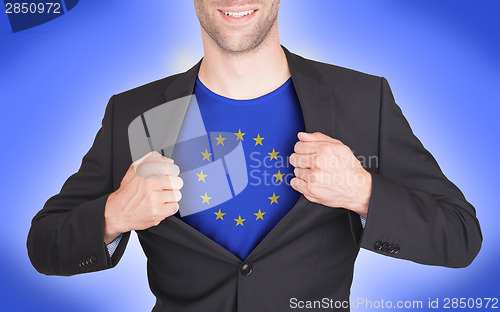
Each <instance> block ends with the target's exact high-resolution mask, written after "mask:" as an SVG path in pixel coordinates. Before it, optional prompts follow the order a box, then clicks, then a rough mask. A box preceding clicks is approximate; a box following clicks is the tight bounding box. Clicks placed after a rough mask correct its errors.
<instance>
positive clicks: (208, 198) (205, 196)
mask: <svg viewBox="0 0 500 312" xmlns="http://www.w3.org/2000/svg"><path fill="white" fill-rule="evenodd" d="M200 197H201V198H203V202H202V204H203V203H207V204H209V205H210V202H209V200H210V199H212V197H210V196H208V195H207V192H205V195H200Z"/></svg>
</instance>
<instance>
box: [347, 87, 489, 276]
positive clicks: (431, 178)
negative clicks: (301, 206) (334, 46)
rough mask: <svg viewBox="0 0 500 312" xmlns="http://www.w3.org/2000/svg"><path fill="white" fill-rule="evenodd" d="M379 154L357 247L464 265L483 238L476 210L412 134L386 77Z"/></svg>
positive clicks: (454, 265) (472, 258)
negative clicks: (364, 223)
mask: <svg viewBox="0 0 500 312" xmlns="http://www.w3.org/2000/svg"><path fill="white" fill-rule="evenodd" d="M378 156H379V157H378V170H376V171H373V172H371V174H372V194H371V198H370V203H369V210H368V215H367V218H366V225H365V228H364V230H362V233H361V234H360V236H359V237H360V240H359V244H360V247H362V248H365V249H368V250H372V251H375V252H378V253H381V254H385V255H388V256H393V257H397V258H401V259H407V260H411V261H414V262H417V263H422V264H429V265H439V266H446V267H466V266H468V265H469V264H470V263H471V262H472V261H473V260H474V258H475V257H476V255H477V254H478V252H479V250H480V248H481V243H482V234H481V229H480V226H479V222H478V220H477V219H476V214H475V209H474V207H473V206H472V205H471V204H470V203H468V202H467V200H466V199H465V197H464V195H463V194H462V192H461V191H460V190H459V189H458V188H457V186H455V185H454V184H453V183H452V182H451V181H449V180H448V179H447V178H446V176H445V175H444V174H443V173H442V171H441V169H440V167H439V165H438V164H437V162H436V160H435V159H434V157H433V156H432V155H431V154H430V153H429V152H428V151H427V150H426V149H425V148H424V147H423V145H422V144H421V142H420V141H419V140H418V139H417V137H416V136H415V135H414V134H413V132H412V130H411V128H410V126H409V124H408V122H407V120H406V119H405V117H404V116H403V114H402V112H401V109H400V108H399V106H397V105H396V103H395V102H394V98H393V95H392V92H391V90H390V87H389V84H388V83H387V81H386V80H385V78H381V103H380V125H379V155H378ZM358 219H359V218H358ZM352 220H354V218H351V222H352ZM356 227H357V228H358V229H359V225H356Z"/></svg>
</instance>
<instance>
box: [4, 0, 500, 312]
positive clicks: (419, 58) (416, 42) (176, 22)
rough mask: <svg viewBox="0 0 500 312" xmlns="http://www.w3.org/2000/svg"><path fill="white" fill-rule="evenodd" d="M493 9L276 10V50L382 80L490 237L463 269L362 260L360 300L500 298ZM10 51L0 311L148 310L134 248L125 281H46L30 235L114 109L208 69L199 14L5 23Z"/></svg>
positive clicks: (123, 5) (128, 8) (120, 7)
mask: <svg viewBox="0 0 500 312" xmlns="http://www.w3.org/2000/svg"><path fill="white" fill-rule="evenodd" d="M499 9H500V5H499V4H498V1H484V0H479V1H478V0H475V1H428V0H425V1H424V0H419V1H416V0H414V1H400V0H385V1H373V0H358V1H347V0H345V1H330V0H323V1H320V0H315V1H311V0H309V1H299V0H296V1H293V0H285V1H282V4H281V12H280V17H279V20H280V34H281V41H282V43H283V44H284V45H285V46H286V47H288V48H289V49H290V50H291V51H294V52H296V53H298V54H301V55H303V56H305V57H308V58H313V59H317V60H320V61H323V62H328V63H333V64H337V65H340V66H344V67H349V68H353V69H356V70H359V71H363V72H367V73H371V74H374V75H379V76H384V77H386V78H387V79H388V81H389V83H390V84H391V87H392V90H393V92H394V96H395V98H396V101H397V103H398V104H399V105H400V107H401V108H402V110H403V113H404V114H405V116H406V117H407V119H408V120H409V122H410V125H411V126H412V129H413V130H414V132H415V134H416V135H417V136H418V137H419V138H420V140H421V141H422V142H423V144H424V146H425V147H426V148H427V149H428V150H430V151H431V152H432V153H433V155H434V156H435V158H436V159H437V161H438V162H439V164H440V165H441V168H442V170H443V172H444V173H445V174H446V176H447V177H448V178H450V179H451V180H452V181H453V182H454V183H455V184H457V185H458V186H459V187H460V188H461V190H462V191H463V192H464V194H465V196H466V198H467V199H468V200H469V201H470V202H471V203H472V204H473V205H474V206H475V207H476V209H477V215H478V218H479V220H480V222H481V226H482V230H483V235H484V242H483V248H482V250H481V252H480V254H479V256H478V257H477V258H476V260H475V261H474V263H473V264H472V265H471V266H469V267H468V268H466V269H449V268H442V267H433V266H423V265H419V264H415V263H412V262H409V261H402V260H397V259H392V258H389V257H384V256H381V255H377V254H375V253H372V252H368V251H365V250H362V251H361V253H360V255H359V258H358V261H357V263H356V269H355V275H354V283H353V286H352V299H353V300H356V298H358V297H359V298H367V299H368V300H373V301H375V300H392V301H393V302H396V301H397V300H422V301H424V306H425V305H426V304H427V300H428V298H433V299H434V298H441V299H442V298H444V297H466V298H469V297H472V298H476V297H495V296H496V297H499V292H498V279H499V277H500V273H499V270H498V269H497V267H496V266H495V265H496V263H497V262H498V259H499V256H500V248H499V247H498V246H499V234H498V220H499V206H500V205H499V202H500V200H499V196H498V194H499V178H498V177H499V176H500V172H499V170H498V162H499V160H498V159H499V157H500V155H499V154H500V146H499V134H500V127H499V122H498V117H499V115H500V109H499V104H500V94H499V90H500V79H499V57H498V56H499V55H500V45H499V39H498V32H499V30H500V27H499V26H500V23H499V22H498V19H496V17H497V16H498V12H499ZM495 19H496V20H495ZM0 47H1V49H0V51H1V52H0V53H1V54H0V65H1V66H0V68H1V70H0V88H1V89H0V104H1V110H2V121H1V123H0V127H1V133H2V135H1V146H2V153H1V156H0V157H1V164H2V165H3V170H2V178H1V180H0V181H1V184H2V187H1V192H2V196H1V209H2V218H1V219H0V238H1V239H0V250H1V251H2V254H1V256H0V276H1V284H0V285H1V286H0V287H1V289H0V310H1V311H51V312H56V311H65V312H66V311H74V312H77V311H149V310H150V309H151V308H152V306H153V305H154V297H153V296H152V294H151V293H150V291H149V288H148V284H147V279H146V259H145V257H144V254H143V252H142V250H141V249H140V246H139V244H138V242H137V237H136V236H135V234H134V235H133V236H132V238H131V241H130V243H129V245H128V248H127V251H126V253H125V255H124V257H123V259H122V260H121V262H120V263H119V264H118V266H117V267H116V268H114V269H112V270H106V271H101V272H97V273H90V274H85V275H80V276H73V277H54V276H44V275H41V274H38V273H37V272H36V271H35V270H34V269H33V267H32V266H31V264H30V262H29V259H28V256H27V252H26V247H25V244H26V235H27V233H28V230H29V226H30V222H31V218H32V217H33V216H34V215H35V213H36V212H37V211H38V210H39V209H41V208H42V206H43V204H44V203H45V201H46V200H47V199H48V198H49V197H50V196H52V195H53V194H55V193H57V192H59V190H60V188H61V186H62V184H63V183H64V181H65V180H66V178H67V177H69V175H71V174H72V173H74V172H75V171H76V170H77V169H78V168H79V166H80V163H81V159H82V156H83V155H84V154H85V153H86V152H87V150H88V149H89V148H90V146H91V144H92V142H93V139H94V137H95V134H96V132H97V130H98V129H99V127H100V122H101V119H102V117H103V113H104V108H105V106H106V104H107V101H108V99H109V97H110V96H111V95H112V94H115V93H119V92H122V91H125V90H128V89H130V88H133V87H136V86H139V85H142V84H144V83H147V82H149V81H153V80H156V79H160V78H162V77H165V76H168V75H171V74H174V73H177V72H179V71H184V70H187V69H188V68H189V67H191V66H192V65H193V64H194V63H195V62H196V61H198V60H199V59H200V58H201V57H202V55H203V50H202V43H201V37H200V31H199V26H198V22H197V18H196V15H195V13H194V8H193V4H192V1H184V0H183V1H180V0H178V1H160V0H152V1H116V0H111V1H99V2H97V1H80V3H79V4H78V5H77V6H76V7H75V8H74V9H73V10H71V12H69V13H67V14H65V15H64V16H62V17H60V18H57V19H55V20H53V21H51V22H49V23H46V24H43V25H41V26H38V27H36V28H33V29H30V30H27V31H23V32H20V33H16V34H12V33H11V30H10V26H9V24H8V18H7V16H6V14H5V13H4V12H3V11H2V12H1V13H0ZM355 310H356V311H365V310H366V309H365V308H364V307H359V308H358V309H355ZM424 310H426V309H421V310H420V311H424ZM441 310H442V309H441ZM415 311H417V310H415Z"/></svg>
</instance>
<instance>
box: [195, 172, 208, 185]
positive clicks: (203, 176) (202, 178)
mask: <svg viewBox="0 0 500 312" xmlns="http://www.w3.org/2000/svg"><path fill="white" fill-rule="evenodd" d="M196 175H197V176H198V182H200V181H203V182H205V183H206V181H205V178H206V177H207V175H206V174H203V170H201V171H200V173H197V174H196Z"/></svg>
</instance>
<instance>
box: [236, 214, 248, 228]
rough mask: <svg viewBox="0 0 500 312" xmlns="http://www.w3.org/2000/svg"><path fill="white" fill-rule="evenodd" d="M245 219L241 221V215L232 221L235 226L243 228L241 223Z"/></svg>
mask: <svg viewBox="0 0 500 312" xmlns="http://www.w3.org/2000/svg"><path fill="white" fill-rule="evenodd" d="M245 220H246V219H242V218H241V215H240V216H239V217H238V219H234V221H236V226H238V225H240V224H241V226H243V221H245Z"/></svg>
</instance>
